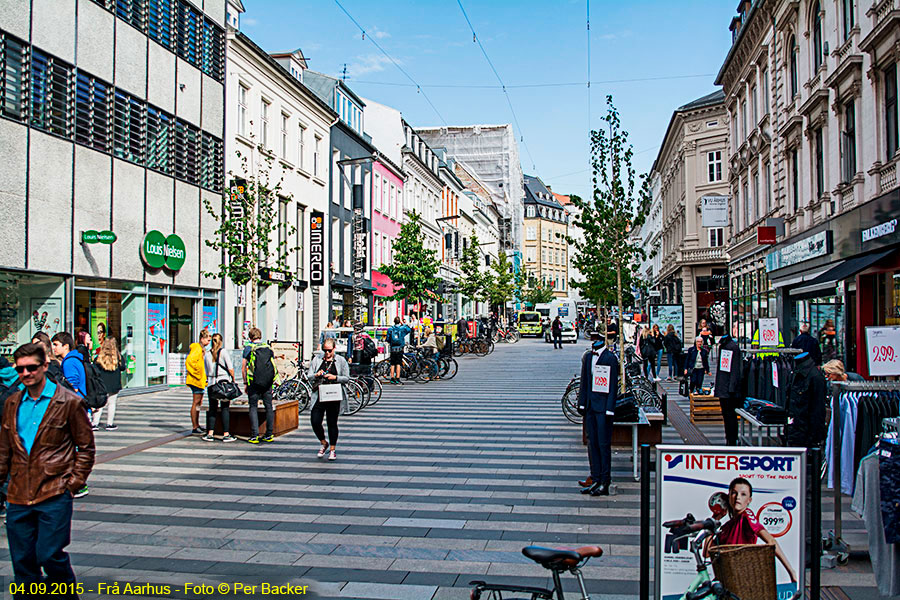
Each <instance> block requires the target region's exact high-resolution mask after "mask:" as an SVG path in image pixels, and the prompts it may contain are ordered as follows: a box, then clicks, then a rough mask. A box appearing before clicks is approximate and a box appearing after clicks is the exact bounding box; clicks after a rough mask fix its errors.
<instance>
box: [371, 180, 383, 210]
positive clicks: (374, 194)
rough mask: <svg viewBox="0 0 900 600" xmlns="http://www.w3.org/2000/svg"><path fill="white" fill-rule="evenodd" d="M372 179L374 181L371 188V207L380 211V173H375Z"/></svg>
mask: <svg viewBox="0 0 900 600" xmlns="http://www.w3.org/2000/svg"><path fill="white" fill-rule="evenodd" d="M372 181H374V182H375V183H374V186H375V189H373V190H372V201H373V202H374V206H373V207H372V208H373V209H374V210H377V211H378V212H381V175H379V174H378V173H375V176H374V177H373V178H372Z"/></svg>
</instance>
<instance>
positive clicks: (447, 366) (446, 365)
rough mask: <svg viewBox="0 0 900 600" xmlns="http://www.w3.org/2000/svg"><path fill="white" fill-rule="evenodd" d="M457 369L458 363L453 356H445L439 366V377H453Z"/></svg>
mask: <svg viewBox="0 0 900 600" xmlns="http://www.w3.org/2000/svg"><path fill="white" fill-rule="evenodd" d="M457 370H459V363H458V362H456V359H455V358H450V357H449V356H445V357H444V360H443V364H442V366H441V379H453V378H454V377H456V371H457Z"/></svg>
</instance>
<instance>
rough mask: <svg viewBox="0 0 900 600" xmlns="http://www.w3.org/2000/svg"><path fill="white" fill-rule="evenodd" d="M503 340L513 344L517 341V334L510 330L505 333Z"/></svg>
mask: <svg viewBox="0 0 900 600" xmlns="http://www.w3.org/2000/svg"><path fill="white" fill-rule="evenodd" d="M503 341H505V342H506V343H507V344H515V343H516V342H518V341H519V336H518V335H516V333H515V332H514V331H510V332H509V333H507V334H506V337H505V338H503Z"/></svg>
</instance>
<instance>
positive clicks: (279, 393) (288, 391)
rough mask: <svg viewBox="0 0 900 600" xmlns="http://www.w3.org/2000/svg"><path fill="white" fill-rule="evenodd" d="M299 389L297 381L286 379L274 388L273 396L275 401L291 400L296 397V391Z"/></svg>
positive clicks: (298, 381)
mask: <svg viewBox="0 0 900 600" xmlns="http://www.w3.org/2000/svg"><path fill="white" fill-rule="evenodd" d="M299 387H300V380H299V379H288V380H287V381H285V382H284V383H282V384H281V385H279V386H278V387H276V388H275V391H274V393H273V394H272V396H274V398H275V400H293V399H294V397H295V396H296V395H297V389H298V388H299Z"/></svg>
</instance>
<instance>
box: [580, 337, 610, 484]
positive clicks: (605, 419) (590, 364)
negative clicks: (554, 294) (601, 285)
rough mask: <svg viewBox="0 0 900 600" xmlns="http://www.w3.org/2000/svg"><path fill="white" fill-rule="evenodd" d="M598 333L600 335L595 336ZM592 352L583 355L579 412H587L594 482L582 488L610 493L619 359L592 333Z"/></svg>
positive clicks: (589, 451)
mask: <svg viewBox="0 0 900 600" xmlns="http://www.w3.org/2000/svg"><path fill="white" fill-rule="evenodd" d="M595 337H596V339H595ZM591 339H592V340H593V341H592V346H591V351H590V352H585V353H584V355H583V356H582V357H581V384H580V386H579V388H578V412H580V413H582V414H583V415H584V422H585V425H586V427H585V429H586V430H587V435H588V455H589V459H590V464H591V485H590V486H588V487H584V488H582V490H581V493H582V494H590V495H591V496H608V495H609V486H610V483H611V482H612V447H611V442H612V428H613V417H614V416H615V410H616V396H617V393H618V387H619V360H618V358H617V357H616V355H615V354H613V353H612V352H611V351H610V350H609V349H608V348H607V347H606V346H605V345H604V343H603V339H602V338H600V337H599V335H597V336H591Z"/></svg>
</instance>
